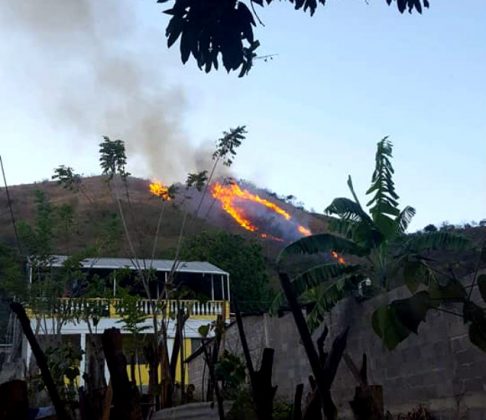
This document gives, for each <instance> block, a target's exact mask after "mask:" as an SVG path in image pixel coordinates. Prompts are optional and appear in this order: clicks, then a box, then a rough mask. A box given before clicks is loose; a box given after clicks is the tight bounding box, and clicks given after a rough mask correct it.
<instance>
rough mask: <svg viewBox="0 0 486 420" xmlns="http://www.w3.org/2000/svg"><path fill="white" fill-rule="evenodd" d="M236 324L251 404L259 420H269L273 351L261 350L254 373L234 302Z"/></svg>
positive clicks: (273, 394)
mask: <svg viewBox="0 0 486 420" xmlns="http://www.w3.org/2000/svg"><path fill="white" fill-rule="evenodd" d="M234 304H235V313H236V323H237V326H238V331H239V334H240V340H241V346H242V348H243V354H244V356H245V361H246V366H247V368H248V374H249V376H250V383H251V389H252V396H253V402H254V403H255V410H256V414H257V417H258V419H259V420H271V419H272V411H273V399H274V397H275V393H276V392H277V387H276V386H275V387H273V386H272V370H273V357H274V354H275V351H274V349H270V348H265V349H263V356H262V364H261V366H260V370H258V371H255V370H254V368H253V362H252V360H251V355H250V350H249V348H248V342H247V340H246V334H245V330H244V328H243V320H242V318H241V313H240V310H239V308H238V303H237V302H236V301H234Z"/></svg>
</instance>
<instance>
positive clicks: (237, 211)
mask: <svg viewBox="0 0 486 420" xmlns="http://www.w3.org/2000/svg"><path fill="white" fill-rule="evenodd" d="M211 194H212V196H213V197H214V198H215V199H216V200H218V201H219V202H220V203H221V208H222V209H223V210H224V211H225V212H226V213H228V214H229V215H230V216H231V217H232V218H233V219H234V220H235V221H236V223H238V224H239V225H240V226H241V227H242V228H243V229H246V230H248V231H250V232H255V233H258V235H259V236H260V237H261V238H263V239H271V240H274V241H278V242H283V239H282V238H279V237H276V236H274V235H271V234H270V233H268V232H262V231H261V229H260V228H259V227H258V225H257V222H256V221H252V219H251V212H250V211H249V210H248V206H247V204H248V203H253V204H257V205H259V206H260V207H262V208H265V209H267V211H268V212H269V213H271V214H273V215H275V217H277V218H279V219H280V220H281V221H284V222H285V223H286V224H287V225H288V228H289V230H291V231H293V233H292V236H294V237H295V236H297V237H298V236H309V235H312V232H311V230H310V229H308V228H306V227H304V226H302V225H299V224H297V223H296V222H295V221H293V220H292V216H291V215H290V213H288V212H287V211H285V210H284V209H282V208H281V207H280V206H278V205H277V204H275V203H273V202H271V201H269V200H266V199H264V198H262V197H260V196H259V195H258V194H254V193H252V192H250V191H248V190H246V189H243V188H241V187H240V186H239V185H238V184H237V183H235V182H232V183H230V184H227V185H223V184H221V183H219V182H215V183H214V184H213V185H212V186H211ZM330 255H331V257H332V258H334V259H335V260H336V261H337V262H338V263H339V264H346V260H345V259H344V258H343V257H342V256H340V255H339V254H338V253H337V252H335V251H332V252H331V253H330Z"/></svg>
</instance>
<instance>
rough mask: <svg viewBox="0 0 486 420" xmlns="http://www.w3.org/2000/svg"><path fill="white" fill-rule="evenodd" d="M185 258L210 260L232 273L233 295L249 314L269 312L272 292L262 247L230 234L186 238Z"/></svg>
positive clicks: (184, 246) (182, 251)
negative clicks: (262, 311) (267, 310)
mask: <svg viewBox="0 0 486 420" xmlns="http://www.w3.org/2000/svg"><path fill="white" fill-rule="evenodd" d="M181 259H183V260H189V261H191V260H201V261H208V262H210V263H212V264H215V265H217V266H218V267H220V268H222V269H223V270H225V271H227V272H228V273H230V282H231V296H232V297H234V298H235V299H237V300H238V304H239V306H240V309H241V310H242V311H245V312H252V311H260V310H266V309H267V308H268V306H269V304H270V301H271V297H272V296H271V289H270V286H269V278H268V274H267V270H266V265H265V259H264V257H263V254H262V248H261V246H260V245H259V244H258V243H256V242H253V241H246V240H245V239H244V238H242V237H241V236H238V235H233V234H229V233H226V232H218V233H210V232H202V233H200V234H199V235H197V236H194V237H191V238H188V239H186V241H185V242H184V244H183V246H182V249H181Z"/></svg>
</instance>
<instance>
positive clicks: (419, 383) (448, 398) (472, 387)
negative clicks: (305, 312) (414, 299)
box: [189, 289, 486, 420]
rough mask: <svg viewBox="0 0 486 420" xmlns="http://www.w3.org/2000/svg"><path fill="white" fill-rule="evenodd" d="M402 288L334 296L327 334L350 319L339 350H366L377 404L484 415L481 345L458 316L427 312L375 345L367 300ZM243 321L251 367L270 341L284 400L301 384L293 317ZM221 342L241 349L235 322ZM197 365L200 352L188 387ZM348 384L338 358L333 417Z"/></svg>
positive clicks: (451, 415) (304, 367)
mask: <svg viewBox="0 0 486 420" xmlns="http://www.w3.org/2000/svg"><path fill="white" fill-rule="evenodd" d="M407 295H408V292H406V291H405V290H404V289H397V290H394V291H392V292H390V294H389V296H388V297H381V298H375V299H373V300H370V301H367V302H365V303H362V304H359V303H357V302H356V301H355V300H353V299H349V300H345V301H342V302H341V303H340V304H339V305H337V306H336V307H335V308H334V309H333V311H332V313H331V314H330V315H329V316H328V319H327V320H326V324H327V325H328V326H329V329H330V338H332V337H333V336H335V335H336V334H337V333H339V332H340V331H342V329H343V328H345V327H346V326H351V329H350V333H349V338H348V348H347V352H348V353H349V354H350V356H351V357H352V358H353V359H354V360H355V361H356V362H358V361H360V360H361V355H362V353H363V352H365V353H366V354H367V356H368V366H369V369H368V372H369V378H370V382H371V383H374V384H380V385H383V388H384V398H385V407H386V409H388V410H390V412H391V413H393V414H398V413H406V412H407V411H409V410H410V409H412V408H415V407H417V406H418V405H424V406H425V407H426V408H428V409H429V410H430V411H431V412H433V413H434V414H435V415H436V416H437V417H438V418H444V419H461V418H465V419H485V420H486V353H483V352H481V351H480V350H478V349H477V348H475V347H474V346H472V345H471V343H470V342H469V338H468V335H467V328H466V327H465V326H464V324H463V321H462V319H461V318H459V317H455V316H453V315H449V314H446V313H443V312H436V311H434V312H431V313H429V314H428V317H427V320H426V323H424V324H422V325H421V326H420V328H419V334H418V335H412V336H410V337H409V338H408V339H407V340H406V341H405V342H403V343H401V344H400V345H399V346H398V347H397V348H396V349H395V350H394V351H392V352H390V351H387V350H386V349H385V348H384V347H383V345H382V343H381V340H380V339H379V337H377V336H376V335H375V334H374V332H373V331H372V329H371V314H372V312H373V310H374V308H376V307H377V306H378V305H379V304H380V303H381V302H384V300H383V299H385V298H388V299H390V300H392V299H395V298H399V297H403V296H407ZM451 309H454V308H451ZM244 325H245V330H246V333H247V336H248V341H249V347H250V351H251V353H252V358H253V361H254V363H255V364H256V366H257V367H258V365H259V362H260V357H261V354H262V349H263V348H264V347H272V348H274V349H275V363H274V372H273V382H274V384H275V385H278V391H277V395H279V396H280V397H282V398H286V399H289V400H291V399H292V398H293V394H294V390H295V386H296V385H297V384H299V383H304V384H305V385H306V387H307V378H308V375H309V374H310V367H309V365H308V362H307V358H306V356H305V353H304V349H303V347H302V345H301V344H300V342H299V337H298V333H297V330H296V328H295V326H294V323H293V318H292V317H291V315H290V314H287V315H285V316H283V317H282V318H277V317H275V318H272V317H269V316H268V315H264V316H249V317H245V318H244ZM316 334H318V331H317V332H316ZM330 338H328V341H327V343H326V344H327V345H328V346H329V345H330V342H331V340H330ZM223 345H224V348H226V349H228V350H230V351H232V352H235V353H239V354H241V348H240V343H239V337H238V330H237V328H236V325H232V326H230V328H229V329H228V331H227V333H226V336H225V340H224V344H223ZM202 367H203V361H202V357H198V358H196V359H195V360H193V361H192V362H190V363H189V374H190V382H191V383H193V384H194V385H195V386H196V393H197V392H199V391H200V387H201V381H200V379H201V372H202ZM206 377H207V373H206ZM355 386H356V383H355V381H354V379H353V377H352V376H351V374H350V372H349V371H348V368H347V367H346V365H345V364H344V363H342V364H341V365H340V367H339V370H338V373H337V376H336V380H335V383H334V386H333V389H332V394H333V398H334V401H335V402H336V404H337V405H338V407H339V412H340V418H346V417H348V416H349V414H350V413H349V409H348V401H350V400H351V399H352V398H353V394H354V387H355Z"/></svg>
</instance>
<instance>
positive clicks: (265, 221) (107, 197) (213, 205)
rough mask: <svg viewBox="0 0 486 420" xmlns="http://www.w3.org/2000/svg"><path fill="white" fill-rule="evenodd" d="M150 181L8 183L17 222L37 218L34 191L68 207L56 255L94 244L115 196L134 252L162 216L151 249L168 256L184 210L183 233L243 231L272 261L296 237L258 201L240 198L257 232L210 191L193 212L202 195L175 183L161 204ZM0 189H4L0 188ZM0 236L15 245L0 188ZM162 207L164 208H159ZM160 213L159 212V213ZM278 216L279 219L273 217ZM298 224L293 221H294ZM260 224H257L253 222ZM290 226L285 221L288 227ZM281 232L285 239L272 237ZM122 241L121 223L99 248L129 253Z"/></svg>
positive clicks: (313, 223) (316, 227)
mask: <svg viewBox="0 0 486 420" xmlns="http://www.w3.org/2000/svg"><path fill="white" fill-rule="evenodd" d="M149 184H150V181H149V180H146V179H141V178H135V177H130V178H129V179H128V183H127V188H126V189H125V188H124V187H120V186H119V187H118V192H116V191H114V190H113V188H111V189H110V187H109V185H108V184H107V182H106V181H105V179H104V178H103V177H100V176H98V177H89V178H83V180H82V188H81V189H80V190H79V191H77V192H73V191H70V190H67V189H64V188H62V187H61V186H60V185H58V184H57V183H56V182H48V181H43V182H40V183H33V184H25V185H16V186H11V187H9V191H10V198H11V203H12V209H13V212H14V215H15V218H16V220H17V222H27V223H32V222H33V221H34V219H35V217H36V202H35V200H36V191H41V192H42V193H44V194H45V197H46V198H47V199H48V200H49V202H50V203H51V204H52V205H53V206H55V207H56V208H58V209H59V208H62V207H69V208H71V209H72V210H73V213H74V214H73V220H74V225H73V233H74V234H73V235H70V236H69V237H68V236H67V235H63V234H62V233H61V232H60V233H59V235H57V239H56V242H55V250H56V252H58V253H62V254H70V253H72V252H75V251H78V250H80V249H82V248H84V247H85V246H89V245H95V242H96V241H97V240H99V234H100V231H101V230H102V229H103V227H106V226H107V225H109V224H110V223H111V222H112V221H113V220H115V219H116V217H117V215H118V214H119V210H118V206H117V202H116V198H115V196H116V194H117V193H118V195H119V197H120V201H121V206H122V209H123V213H124V215H125V219H126V223H127V226H128V231H129V232H130V236H131V239H132V242H133V243H134V247H135V248H136V251H137V254H138V256H143V257H150V256H151V255H152V250H153V245H154V239H155V234H156V230H157V224H158V220H159V217H161V219H160V220H161V223H160V233H159V239H158V241H157V244H156V247H155V257H156V258H163V257H170V256H171V254H172V253H173V249H174V248H175V247H176V245H177V241H178V238H179V233H180V229H181V225H182V223H183V220H184V217H185V213H186V212H187V221H186V224H185V229H184V231H185V236H186V237H190V236H193V235H195V234H197V233H199V232H201V231H203V230H207V231H214V230H224V231H226V232H231V233H235V234H239V235H242V236H243V237H245V238H247V239H255V240H257V241H258V242H260V243H261V245H262V246H263V249H264V253H265V255H266V257H267V258H269V259H273V258H274V257H275V256H276V254H277V253H278V252H279V250H280V249H281V248H282V246H283V245H284V244H285V243H286V242H288V241H290V240H291V239H295V238H296V237H298V236H299V235H298V234H296V235H293V234H291V235H289V234H287V233H285V232H283V231H285V230H286V229H287V228H286V227H285V226H286V224H287V223H290V222H287V221H286V220H285V219H282V218H279V217H277V216H278V215H277V216H276V215H275V214H273V213H272V212H269V211H267V209H266V208H265V207H264V206H261V205H259V204H258V203H247V202H245V201H242V202H241V203H240V204H241V205H242V206H244V210H245V212H246V213H247V214H248V217H251V218H252V221H253V222H254V223H255V224H256V225H257V230H256V231H254V232H251V231H249V230H246V229H244V228H242V227H241V226H240V225H239V224H238V223H237V222H236V221H235V219H233V218H232V217H231V216H230V215H229V214H228V213H227V212H225V211H224V210H223V209H222V204H221V203H220V202H219V201H216V200H215V199H214V198H213V197H212V195H211V193H210V192H208V193H207V194H206V195H205V196H204V200H202V205H201V208H200V210H199V212H198V216H197V217H196V216H194V215H195V213H196V210H197V207H198V205H199V203H200V201H201V197H202V193H201V192H199V191H197V190H196V189H190V190H187V189H185V187H183V186H181V185H180V186H179V189H178V194H177V195H176V198H175V199H174V200H172V201H170V202H163V201H162V200H161V199H160V198H159V197H156V196H154V195H152V194H151V193H150V191H149ZM240 185H241V186H242V188H243V189H245V190H248V191H251V194H254V195H258V197H260V198H261V199H262V200H268V201H269V202H271V203H273V204H275V205H277V206H278V207H279V208H281V209H283V210H284V211H285V212H287V213H288V214H289V215H291V218H292V222H293V221H294V220H295V221H298V224H301V225H303V226H305V228H309V229H310V230H311V231H312V232H321V231H324V230H325V228H326V217H325V216H322V215H317V214H311V213H308V212H306V211H305V210H303V209H302V208H297V207H295V206H294V205H292V204H291V203H289V202H287V201H285V200H284V199H282V198H279V197H278V196H277V195H276V194H275V193H272V192H269V191H267V190H264V189H261V188H257V187H256V186H254V185H250V184H248V183H240ZM2 190H3V189H2ZM0 209H1V210H0V240H1V242H3V243H7V244H9V245H12V246H13V245H15V235H14V230H13V227H12V223H11V220H10V213H9V209H8V205H7V198H6V195H5V192H4V191H1V192H0ZM162 209H163V210H162ZM161 211H162V216H161ZM277 219H278V220H277ZM295 223H297V222H295ZM258 225H260V226H258ZM289 226H290V225H289ZM263 229H265V230H268V229H270V232H269V233H270V235H269V236H268V237H267V238H262V236H261V234H259V232H263ZM282 233H284V239H281V238H278V237H277V236H278V235H280V236H281V234H282ZM127 245H128V244H127V240H126V237H125V235H124V234H123V231H122V229H121V227H120V226H118V228H117V229H116V231H115V232H114V236H112V239H111V243H110V246H109V247H106V249H105V250H104V251H103V254H105V255H117V256H129V251H128V249H129V248H128V246H127Z"/></svg>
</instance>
